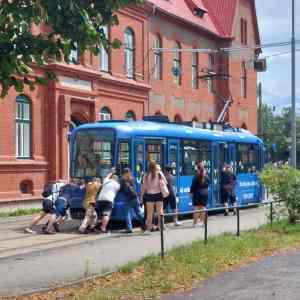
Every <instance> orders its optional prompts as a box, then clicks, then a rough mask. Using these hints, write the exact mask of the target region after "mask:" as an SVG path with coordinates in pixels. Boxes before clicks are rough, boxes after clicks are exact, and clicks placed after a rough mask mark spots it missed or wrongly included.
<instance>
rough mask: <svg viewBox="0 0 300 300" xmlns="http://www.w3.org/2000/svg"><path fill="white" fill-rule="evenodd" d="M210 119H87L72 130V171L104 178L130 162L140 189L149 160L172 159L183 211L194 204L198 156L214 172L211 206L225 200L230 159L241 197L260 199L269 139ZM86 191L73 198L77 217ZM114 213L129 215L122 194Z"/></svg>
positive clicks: (165, 161)
mask: <svg viewBox="0 0 300 300" xmlns="http://www.w3.org/2000/svg"><path fill="white" fill-rule="evenodd" d="M150 120H151V119H150ZM208 125H209V127H210V129H202V128H195V127H193V126H192V125H182V124H175V123H169V122H159V121H155V120H151V121H104V122H99V123H94V124H86V125H82V126H80V127H78V128H76V129H75V130H74V131H73V132H72V135H71V163H70V175H71V177H75V178H86V177H94V176H97V177H102V178H103V177H104V176H105V175H106V174H107V173H108V171H109V170H110V169H111V167H113V166H115V167H116V169H117V172H118V173H121V171H122V169H123V168H125V167H129V168H131V170H132V171H133V174H134V176H135V179H136V185H137V190H138V191H140V189H141V181H142V177H143V174H144V172H146V171H147V164H148V162H149V161H150V160H155V161H156V162H157V163H158V164H160V166H161V168H162V170H164V168H165V167H166V166H167V165H169V166H171V167H172V168H173V174H174V178H175V182H174V186H175V189H176V193H177V199H178V209H179V211H182V212H183V211H191V210H192V201H191V199H190V196H189V188H190V184H191V181H192V177H193V175H194V174H195V165H196V163H197V162H198V161H202V162H203V163H204V165H205V167H206V169H207V171H208V174H209V176H210V178H211V185H210V189H209V202H208V207H209V208H212V207H218V206H221V204H220V173H221V170H222V167H223V165H224V164H225V163H228V164H231V165H232V166H233V168H234V170H235V172H236V175H237V185H236V194H237V199H238V203H239V204H249V203H259V202H260V201H261V200H262V187H261V185H260V182H259V179H258V176H257V172H258V171H259V170H261V168H262V167H263V164H264V145H263V142H262V141H261V140H260V139H259V138H258V137H256V136H255V135H253V134H251V133H250V132H248V131H246V130H243V129H236V128H224V127H223V126H220V125H219V124H206V127H208ZM198 127H200V126H198ZM83 197H84V192H83V191H82V192H78V194H77V195H75V196H74V197H73V198H72V201H71V203H70V205H71V213H72V216H73V217H78V216H80V215H82V214H81V213H80V211H81V210H82V199H83ZM112 218H113V219H116V220H122V219H124V201H123V199H122V195H121V194H120V195H118V196H117V198H116V200H115V206H114V211H113V214H112Z"/></svg>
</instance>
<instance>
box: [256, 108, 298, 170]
mask: <svg viewBox="0 0 300 300" xmlns="http://www.w3.org/2000/svg"><path fill="white" fill-rule="evenodd" d="M262 119H263V136H262V139H263V141H264V143H265V145H266V148H267V151H268V153H269V155H270V159H271V160H272V161H273V162H275V161H287V160H288V157H289V143H288V137H289V136H290V129H291V128H290V119H291V110H290V108H284V109H283V110H282V112H281V114H280V115H275V114H274V113H273V111H272V108H271V107H270V106H268V105H266V104H263V106H262ZM297 132H298V135H299V136H298V138H297V141H298V145H297V148H298V158H299V159H300V118H298V119H297ZM273 144H276V146H277V147H276V149H275V151H274V149H273V148H272V145H273ZM298 165H300V161H299V160H298Z"/></svg>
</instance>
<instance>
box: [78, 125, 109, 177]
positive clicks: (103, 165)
mask: <svg viewBox="0 0 300 300" xmlns="http://www.w3.org/2000/svg"><path fill="white" fill-rule="evenodd" d="M113 142H114V133H113V131H112V130H109V129H103V130H84V131H80V132H78V133H77V135H76V140H75V144H74V146H75V151H74V156H73V161H74V162H75V164H74V168H73V169H72V176H74V177H93V176H99V177H105V176H106V175H107V173H108V172H109V170H110V169H111V167H112V165H113V152H114V151H113Z"/></svg>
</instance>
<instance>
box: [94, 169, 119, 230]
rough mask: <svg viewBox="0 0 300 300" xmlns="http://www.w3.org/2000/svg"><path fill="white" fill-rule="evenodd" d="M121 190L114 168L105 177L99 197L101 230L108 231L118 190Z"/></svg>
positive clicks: (97, 208) (98, 213)
mask: <svg viewBox="0 0 300 300" xmlns="http://www.w3.org/2000/svg"><path fill="white" fill-rule="evenodd" d="M119 190H120V183H119V181H118V176H117V175H116V174H114V169H112V170H111V172H110V173H109V174H108V175H107V176H106V177H105V178H104V180H103V185H102V187H101V191H100V193H99V195H98V197H97V204H96V211H97V215H98V219H99V221H100V223H101V224H100V231H101V232H102V233H106V232H107V225H108V222H109V219H110V215H111V212H112V209H113V204H114V201H115V198H116V195H117V193H118V191H119Z"/></svg>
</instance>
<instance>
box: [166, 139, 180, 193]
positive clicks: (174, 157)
mask: <svg viewBox="0 0 300 300" xmlns="http://www.w3.org/2000/svg"><path fill="white" fill-rule="evenodd" d="M179 149H180V142H179V141H178V140H169V141H168V160H167V162H168V166H170V167H172V173H173V176H174V183H173V184H174V187H175V192H176V196H178V195H179V187H180V182H179V170H180V160H179V157H180V154H179Z"/></svg>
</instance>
